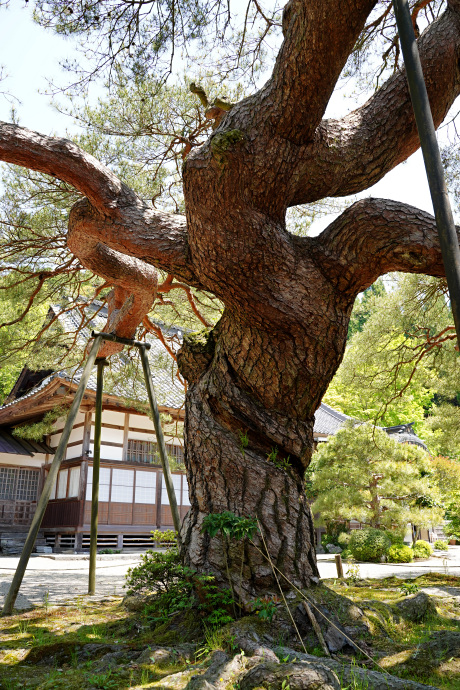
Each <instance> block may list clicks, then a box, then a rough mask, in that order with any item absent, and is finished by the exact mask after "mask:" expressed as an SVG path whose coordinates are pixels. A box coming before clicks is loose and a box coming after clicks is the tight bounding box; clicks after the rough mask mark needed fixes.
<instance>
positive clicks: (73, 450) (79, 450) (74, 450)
mask: <svg viewBox="0 0 460 690" xmlns="http://www.w3.org/2000/svg"><path fill="white" fill-rule="evenodd" d="M82 455H83V443H79V444H78V445H76V446H71V447H70V448H69V447H68V448H67V451H66V454H65V457H66V459H67V460H72V459H73V458H80V457H81V456H82Z"/></svg>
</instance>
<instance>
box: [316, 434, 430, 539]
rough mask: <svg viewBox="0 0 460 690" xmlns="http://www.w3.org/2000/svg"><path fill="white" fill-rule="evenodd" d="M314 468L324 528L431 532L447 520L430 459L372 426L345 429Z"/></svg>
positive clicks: (320, 454) (322, 448) (320, 450)
mask: <svg viewBox="0 0 460 690" xmlns="http://www.w3.org/2000/svg"><path fill="white" fill-rule="evenodd" d="M312 465H313V467H312V473H313V479H312V487H313V490H314V491H315V492H316V494H317V498H316V500H315V502H314V504H313V506H312V511H313V513H320V515H321V521H322V523H324V521H325V520H326V521H334V522H340V521H342V522H343V521H348V520H352V519H354V520H358V521H359V522H362V523H364V524H366V525H369V527H375V528H379V527H384V528H386V529H392V528H393V529H394V528H396V529H397V530H399V531H404V530H405V527H406V525H407V523H408V522H412V523H414V524H416V525H419V526H430V525H432V524H436V523H437V522H439V521H440V520H441V519H442V517H443V510H442V508H441V507H440V506H439V500H440V494H439V492H438V490H437V486H436V482H435V481H434V477H433V474H434V473H433V468H432V467H431V464H430V457H429V455H428V453H426V452H425V451H423V450H422V449H421V448H417V447H416V446H413V445H409V444H401V443H398V442H397V441H394V440H393V439H391V438H389V436H388V435H387V434H386V433H385V432H384V431H381V430H380V429H376V428H375V427H373V426H372V425H370V424H362V425H360V426H352V425H350V426H349V427H347V428H344V429H340V431H338V432H337V434H336V435H335V436H334V437H333V438H331V439H329V440H328V441H327V443H321V444H320V445H319V448H318V451H317V453H315V455H314V459H313V461H312ZM437 504H438V505H437Z"/></svg>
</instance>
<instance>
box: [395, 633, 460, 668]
mask: <svg viewBox="0 0 460 690" xmlns="http://www.w3.org/2000/svg"><path fill="white" fill-rule="evenodd" d="M446 659H460V632H454V631H451V630H436V631H433V632H432V633H430V638H429V640H428V641H427V642H423V643H422V644H420V645H419V646H418V647H417V649H416V651H415V653H414V654H413V655H412V657H411V658H410V659H408V661H406V662H405V664H404V665H405V666H408V667H410V668H413V670H414V671H420V670H421V671H425V670H426V671H427V672H432V671H433V670H434V669H435V668H437V667H438V666H440V665H441V664H442V663H443V662H444V661H445V660H446Z"/></svg>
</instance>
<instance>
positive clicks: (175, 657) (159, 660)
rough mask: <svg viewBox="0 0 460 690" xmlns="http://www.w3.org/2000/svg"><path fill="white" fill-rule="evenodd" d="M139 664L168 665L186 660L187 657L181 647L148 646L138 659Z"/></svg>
mask: <svg viewBox="0 0 460 690" xmlns="http://www.w3.org/2000/svg"><path fill="white" fill-rule="evenodd" d="M136 661H137V663H138V664H157V665H158V666H168V665H172V664H177V663H180V662H181V661H185V657H184V656H183V655H182V654H181V652H180V651H179V649H174V648H172V647H168V648H161V647H160V649H151V648H150V647H147V649H144V651H143V652H141V654H140V655H139V656H138V657H137V659H136Z"/></svg>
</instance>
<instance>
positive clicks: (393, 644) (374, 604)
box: [324, 573, 460, 690]
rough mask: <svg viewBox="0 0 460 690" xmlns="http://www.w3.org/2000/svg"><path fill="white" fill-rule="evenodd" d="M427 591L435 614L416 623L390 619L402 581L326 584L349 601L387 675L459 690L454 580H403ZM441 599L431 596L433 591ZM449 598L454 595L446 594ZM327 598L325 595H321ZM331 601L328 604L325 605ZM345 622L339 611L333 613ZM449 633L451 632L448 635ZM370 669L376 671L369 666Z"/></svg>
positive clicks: (459, 614) (459, 606)
mask: <svg viewBox="0 0 460 690" xmlns="http://www.w3.org/2000/svg"><path fill="white" fill-rule="evenodd" d="M407 582H408V583H410V584H416V585H417V586H418V588H419V589H423V590H428V592H429V594H430V596H432V597H433V600H434V602H435V604H436V613H435V614H430V615H428V616H427V617H425V619H424V620H423V621H421V622H419V623H414V622H410V621H407V620H404V619H403V618H400V619H399V621H398V620H397V617H395V616H393V615H392V611H395V610H396V607H395V604H397V603H398V602H400V601H401V600H403V599H404V596H402V594H401V589H400V588H401V585H402V584H403V581H402V580H400V579H399V578H396V577H389V578H385V579H382V580H363V581H358V582H356V583H355V584H354V585H353V584H347V583H346V582H342V581H339V580H326V581H324V584H326V585H327V588H328V589H329V590H330V592H336V593H338V594H341V595H344V596H345V597H347V598H349V599H351V600H352V601H353V602H354V603H355V604H356V605H357V606H358V607H359V608H360V609H361V610H362V611H363V613H364V614H365V616H366V618H367V619H368V621H369V622H370V624H371V629H372V634H371V635H368V634H363V641H365V642H367V643H368V644H370V646H371V647H372V650H373V657H374V659H375V660H376V661H377V662H378V664H379V665H380V666H381V668H383V669H386V670H387V671H389V672H390V673H392V674H394V675H396V676H399V677H401V678H410V679H412V680H415V681H418V682H420V683H426V684H427V685H433V686H435V687H439V688H445V689H449V690H454V689H455V690H458V689H459V688H460V578H459V577H455V576H450V575H442V574H438V573H430V574H427V575H423V576H421V577H418V578H416V579H414V580H408V581H407ZM433 588H436V590H438V591H439V592H442V593H443V595H445V596H436V595H433V592H434V589H433ZM453 594H456V595H458V596H457V597H456V596H452V595H453ZM326 598H327V595H326ZM331 603H332V602H331ZM335 605H336V608H335V611H336V612H337V613H338V617H339V619H340V618H341V617H342V616H343V618H342V620H343V622H344V623H345V624H347V623H349V621H347V619H346V612H345V610H344V611H343V612H342V616H341V612H340V610H337V604H335ZM450 633H453V634H452V635H451V634H450ZM374 668H375V669H376V667H375V666H374Z"/></svg>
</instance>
